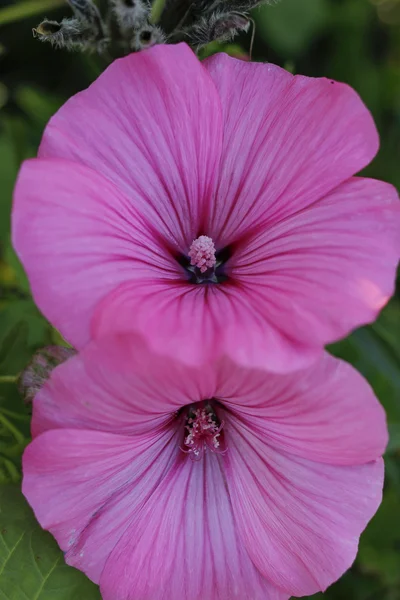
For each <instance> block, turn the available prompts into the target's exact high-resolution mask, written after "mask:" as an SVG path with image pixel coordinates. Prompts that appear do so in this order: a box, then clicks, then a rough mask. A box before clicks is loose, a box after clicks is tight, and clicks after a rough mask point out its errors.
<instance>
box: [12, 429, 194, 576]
mask: <svg viewBox="0 0 400 600" xmlns="http://www.w3.org/2000/svg"><path fill="white" fill-rule="evenodd" d="M179 433H180V432H179ZM179 439H180V438H179ZM178 454H179V455H180V454H182V452H181V451H180V450H179V441H178V439H177V430H176V428H167V429H164V430H163V431H154V432H153V433H150V434H147V435H146V436H140V435H136V436H130V437H128V436H120V435H113V434H110V433H103V432H99V431H96V432H95V431H85V430H81V431H77V430H73V429H64V430H57V431H48V432H46V433H44V434H42V435H40V436H39V437H37V438H36V439H35V440H34V441H33V442H32V443H31V444H30V445H29V446H28V447H27V449H26V450H25V453H24V457H23V472H24V478H23V485H22V491H23V493H24V495H25V496H26V498H27V500H28V502H29V503H30V505H31V506H32V508H33V509H34V512H35V515H36V518H37V519H38V521H39V523H40V524H41V526H42V527H43V528H44V529H48V530H49V531H50V532H51V533H52V534H53V536H54V537H55V538H56V540H57V542H58V543H59V545H60V547H61V549H62V550H64V552H66V555H65V558H66V561H67V563H68V564H71V565H73V566H76V567H77V568H79V569H81V570H82V571H84V572H85V573H86V574H87V575H88V576H89V577H90V578H91V579H92V580H93V581H95V582H96V583H98V582H99V579H100V575H101V573H102V571H103V568H104V564H105V562H106V560H107V558H108V556H109V555H110V553H111V552H112V550H113V548H114V546H115V545H116V544H117V543H118V540H119V538H120V537H121V535H122V534H123V533H124V532H125V530H126V528H127V527H128V525H129V521H130V519H131V518H132V515H135V513H136V512H138V514H140V511H141V510H142V507H143V505H144V504H145V503H146V501H148V499H149V498H150V496H151V494H152V493H153V492H154V490H155V489H156V488H157V486H158V485H159V483H160V481H161V479H162V478H163V476H164V472H165V471H168V469H169V468H170V465H171V463H172V462H173V461H174V460H176V456H177V455H178Z"/></svg>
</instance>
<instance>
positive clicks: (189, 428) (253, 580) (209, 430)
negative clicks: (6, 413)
mask: <svg viewBox="0 0 400 600" xmlns="http://www.w3.org/2000/svg"><path fill="white" fill-rule="evenodd" d="M32 427H33V436H34V441H33V442H32V443H31V444H30V445H29V446H28V448H27V449H26V451H25V455H24V461H23V462H24V465H23V466H24V481H23V491H24V494H25V496H26V497H27V499H28V501H29V502H30V504H31V505H32V507H33V509H34V511H35V514H36V516H37V518H38V520H39V522H40V523H41V525H42V527H44V528H45V529H48V530H50V531H51V532H52V534H53V535H54V536H55V538H56V539H57V541H58V543H59V545H60V546H61V548H62V549H63V550H64V552H65V557H66V561H67V563H68V564H71V565H74V566H75V567H77V568H79V569H81V570H82V571H84V572H85V573H86V574H87V575H88V576H89V577H90V578H91V579H92V580H93V581H95V582H98V583H99V584H100V589H101V592H102V595H103V598H104V600H232V599H235V598H236V599H240V600H246V599H248V600H287V599H288V598H289V597H290V596H291V595H294V596H302V595H307V594H313V593H315V592H317V591H319V590H324V589H325V588H326V587H327V586H328V585H330V584H331V583H332V582H333V581H335V580H336V579H337V578H338V577H340V575H341V574H342V573H343V572H344V571H346V569H348V568H349V567H350V565H351V564H352V562H353V560H354V558H355V556H356V553H357V546H358V539H359V536H360V533H361V532H362V531H363V529H364V528H365V526H366V524H367V523H368V521H369V519H370V518H371V517H372V516H373V514H374V513H375V511H376V509H377V508H378V506H379V504H380V501H381V493H382V483H383V461H382V459H381V458H380V457H381V455H382V453H383V451H384V448H385V445H386V442H387V430H386V423H385V415H384V412H383V410H382V408H381V407H380V405H379V403H378V402H377V400H376V399H375V397H374V395H373V392H372V390H371V389H370V387H369V386H368V384H367V383H366V382H365V381H364V380H363V378H362V377H361V376H360V375H359V374H358V373H357V372H355V371H354V370H353V369H352V368H351V367H350V366H349V365H347V364H345V363H343V362H341V361H338V360H336V359H334V358H332V357H330V356H329V355H327V354H325V355H324V356H323V358H322V359H321V360H320V361H319V362H317V363H316V364H314V365H313V366H312V367H311V368H310V369H308V370H307V371H302V372H301V373H297V374H296V375H295V376H293V375H289V376H281V375H276V374H275V375H271V374H268V373H266V372H265V371H262V370H256V369H250V368H246V367H240V368H238V367H235V368H234V367H233V364H232V363H231V361H230V360H228V359H226V358H224V359H221V360H219V361H216V362H214V363H212V364H210V365H207V366H202V367H198V368H195V367H193V368H192V367H191V368H188V367H186V366H184V365H182V363H180V362H178V361H174V360H172V359H170V358H162V357H160V356H159V355H158V356H157V355H156V356H154V355H153V354H152V353H151V352H150V351H149V349H148V347H147V345H146V344H145V343H144V342H143V340H142V339H141V338H139V337H135V338H132V337H130V336H128V337H126V336H122V337H117V338H110V339H103V340H100V341H98V342H93V343H91V344H90V345H89V346H87V347H86V348H85V349H84V350H83V351H82V352H81V353H80V354H79V355H76V356H75V357H73V358H71V359H70V360H68V361H67V362H66V363H64V364H62V365H61V366H59V367H57V368H56V369H55V370H54V371H53V372H52V374H51V378H50V380H49V381H48V382H47V384H46V385H45V386H44V388H43V389H42V390H41V391H40V392H39V393H38V395H37V396H36V399H35V401H34V414H33V424H32Z"/></svg>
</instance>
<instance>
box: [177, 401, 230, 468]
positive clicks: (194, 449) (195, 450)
mask: <svg viewBox="0 0 400 600" xmlns="http://www.w3.org/2000/svg"><path fill="white" fill-rule="evenodd" d="M223 426H224V423H223V422H222V423H220V424H219V423H218V421H217V419H216V416H215V413H214V412H213V411H212V410H209V409H207V408H199V409H197V410H195V411H193V412H191V413H189V417H188V419H187V425H186V426H185V429H186V430H187V432H188V434H187V435H186V436H185V439H184V446H185V447H184V448H182V450H183V451H184V452H187V453H188V454H189V455H190V458H192V459H193V460H199V459H201V458H202V456H203V454H204V451H205V450H206V449H207V448H208V449H209V450H211V451H212V452H221V453H222V452H223V450H221V444H220V440H219V437H220V435H221V430H222V428H223Z"/></svg>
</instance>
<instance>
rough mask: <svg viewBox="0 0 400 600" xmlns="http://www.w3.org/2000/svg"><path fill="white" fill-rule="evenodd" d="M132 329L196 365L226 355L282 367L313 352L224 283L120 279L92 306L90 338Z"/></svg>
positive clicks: (305, 360)
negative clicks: (121, 281) (267, 320)
mask: <svg viewBox="0 0 400 600" xmlns="http://www.w3.org/2000/svg"><path fill="white" fill-rule="evenodd" d="M129 331H131V332H135V331H138V332H140V333H141V335H143V336H144V337H146V339H147V340H148V342H149V344H150V346H151V348H152V350H153V351H154V352H156V353H159V354H162V355H166V356H174V357H175V358H176V359H178V360H180V361H182V362H183V363H184V364H186V365H189V366H199V365H202V364H206V363H208V364H209V363H210V361H212V360H217V359H218V358H219V357H220V356H222V355H226V356H229V357H230V358H232V359H233V360H234V361H236V362H237V363H238V364H242V365H245V366H254V367H260V368H266V367H268V369H270V370H271V371H277V372H287V371H290V370H294V369H300V368H302V367H304V366H307V365H309V364H310V362H312V361H313V360H314V359H315V358H316V357H317V356H318V354H319V352H320V349H319V348H318V349H314V348H312V349H311V350H310V349H309V348H307V347H305V346H302V345H300V344H296V343H293V342H292V343H290V340H288V338H287V337H286V336H284V335H282V334H281V333H280V332H279V330H278V329H275V328H274V327H271V326H268V325H267V324H266V323H263V321H262V320H261V319H260V317H259V314H258V313H257V312H256V311H255V310H254V305H253V304H252V303H251V302H249V300H248V295H247V294H246V293H243V291H242V290H241V289H240V288H239V287H237V286H235V285H234V284H233V285H230V284H222V285H189V284H185V283H181V284H176V285H171V284H169V283H168V282H165V283H164V282H154V283H153V284H151V285H150V284H147V283H146V285H145V286H144V285H137V284H134V283H126V284H122V285H121V286H120V287H119V288H117V289H116V290H115V291H114V292H113V293H111V294H109V296H107V297H106V298H105V300H104V301H102V302H101V303H100V304H99V305H98V307H97V310H96V312H95V316H94V319H93V327H92V335H93V337H95V338H96V339H98V338H101V337H103V336H104V335H107V334H110V333H115V332H129Z"/></svg>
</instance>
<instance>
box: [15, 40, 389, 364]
mask: <svg viewBox="0 0 400 600" xmlns="http://www.w3.org/2000/svg"><path fill="white" fill-rule="evenodd" d="M377 149H378V135H377V132H376V129H375V126H374V124H373V121H372V118H371V115H370V114H369V112H368V110H367V109H366V108H365V106H364V105H363V104H362V102H361V100H360V99H359V97H358V96H357V94H356V93H355V92H354V91H353V90H352V89H351V88H349V87H348V86H346V85H344V84H341V83H335V82H333V81H329V80H327V79H310V78H307V77H300V76H296V77H294V76H292V75H291V74H289V73H288V72H286V71H284V70H283V69H280V68H279V67H275V66H273V65H270V64H255V63H246V62H243V61H240V60H235V59H232V58H229V57H228V56H226V55H224V54H220V55H217V56H214V57H212V58H211V59H209V60H207V61H206V62H204V63H200V62H199V61H198V60H197V58H196V57H195V55H194V54H193V53H192V52H191V51H190V50H189V48H188V47H187V46H185V45H184V44H182V45H178V46H157V47H154V48H152V49H151V50H148V51H145V52H141V53H139V54H133V55H131V56H128V57H127V58H124V59H121V60H118V61H116V62H115V63H114V64H113V65H111V66H110V67H109V68H108V69H107V71H106V72H105V73H103V74H102V75H101V76H100V77H99V79H98V80H97V81H96V82H95V83H94V84H93V85H91V86H90V88H89V89H87V90H86V91H84V92H82V93H80V94H77V95H76V96H75V97H74V98H72V99H71V100H69V101H68V102H67V103H66V104H65V106H63V107H62V108H61V110H60V111H59V112H58V113H57V114H56V115H55V117H53V119H52V120H51V121H50V123H49V125H48V126H47V128H46V131H45V134H44V137H43V141H42V144H41V147H40V152H39V158H38V159H35V160H30V161H27V162H26V163H25V164H24V166H23V167H22V170H21V173H20V175H19V180H18V183H17V186H16V191H15V204H14V217H13V240H14V245H15V248H16V250H17V252H18V254H19V256H20V258H21V260H22V262H23V264H24V265H25V268H26V270H27V273H28V276H29V279H30V282H31V286H32V290H33V294H34V297H35V299H36V302H37V304H38V306H39V307H40V309H41V310H42V311H43V313H44V314H45V315H46V317H48V319H49V320H50V321H51V322H52V323H53V324H54V325H55V326H56V327H57V328H58V329H59V330H60V331H61V333H62V334H63V335H64V337H65V338H66V339H67V340H68V341H69V342H71V344H72V345H74V346H75V347H77V348H81V347H83V346H84V344H86V342H87V341H88V340H89V339H90V338H91V337H96V336H99V335H104V334H105V333H107V332H109V331H110V330H112V331H114V332H118V331H129V330H133V331H135V330H136V331H139V332H140V333H141V334H142V335H144V336H146V338H147V339H148V341H149V343H150V345H151V347H152V348H153V349H154V350H155V351H156V352H159V353H162V354H164V355H170V354H172V355H175V356H177V357H179V359H180V360H183V361H185V362H186V364H189V365H197V364H200V363H203V362H205V361H206V360H212V359H216V358H217V357H218V356H220V355H224V354H229V356H230V357H231V358H232V359H234V360H235V361H236V362H238V363H240V364H243V365H253V366H263V367H266V368H269V369H270V370H274V371H276V372H287V371H290V370H294V369H297V368H301V367H304V366H305V365H308V364H310V363H311V362H312V361H313V360H315V359H316V357H317V356H318V355H319V354H320V353H321V352H322V347H323V346H324V344H326V343H328V342H332V341H334V340H337V339H338V338H340V337H342V336H345V335H346V334H347V333H348V332H349V331H350V330H351V329H353V328H355V327H357V326H359V325H361V324H363V323H367V322H370V321H372V320H373V319H374V318H375V317H376V315H377V313H378V311H379V310H380V309H381V307H382V306H383V305H384V304H385V302H386V301H387V300H388V298H389V297H390V295H391V294H392V292H393V285H394V275H395V269H396V265H397V261H398V256H399V249H400V239H399V238H400V208H399V207H400V203H399V202H398V197H397V193H396V191H395V190H394V188H392V187H391V186H390V185H388V184H386V183H382V182H379V181H373V180H370V179H365V178H353V177H352V175H353V174H354V173H356V172H357V171H359V170H360V169H362V168H363V167H365V165H367V164H368V163H369V162H370V160H371V159H372V158H373V156H374V155H375V153H376V151H377ZM202 238H203V241H204V238H207V239H210V240H211V241H210V243H209V247H208V249H207V252H208V253H207V252H206V254H205V255H204V257H203V259H204V260H206V261H208V262H205V263H204V264H205V265H207V266H208V265H210V266H209V268H208V269H207V270H206V271H204V270H203V269H202V268H201V266H200V267H199V265H200V262H196V261H195V262H194V263H193V258H191V257H192V254H193V255H194V254H195V252H196V248H197V246H198V244H199V240H201V239H202ZM213 248H215V252H214V251H213ZM196 260H197V259H196ZM200 260H201V257H200V258H199V261H200ZM202 264H203V263H202ZM216 282H217V283H216Z"/></svg>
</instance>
